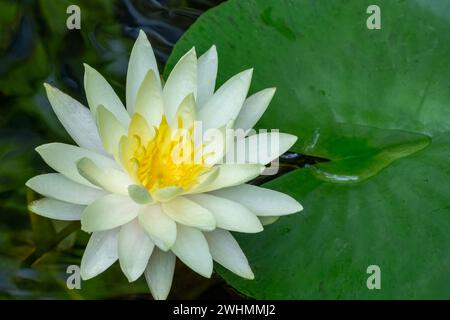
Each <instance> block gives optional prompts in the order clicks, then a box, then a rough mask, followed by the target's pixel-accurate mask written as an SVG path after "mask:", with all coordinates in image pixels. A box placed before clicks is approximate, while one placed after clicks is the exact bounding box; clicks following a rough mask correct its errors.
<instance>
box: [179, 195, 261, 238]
mask: <svg viewBox="0 0 450 320" xmlns="http://www.w3.org/2000/svg"><path fill="white" fill-rule="evenodd" d="M187 197H188V198H189V199H190V200H192V201H194V202H196V203H198V204H199V205H200V206H202V207H203V208H206V209H208V210H209V211H210V212H211V213H212V214H213V215H214V218H215V220H216V225H217V227H218V228H222V229H226V230H231V231H238V232H247V233H255V232H260V231H262V230H263V227H262V225H261V222H260V221H259V219H258V218H257V217H256V216H255V214H253V213H252V212H251V211H250V210H248V209H247V208H246V207H244V206H243V205H241V204H239V203H237V202H234V201H231V200H228V199H225V198H220V197H216V196H213V195H210V194H196V195H190V196H187Z"/></svg>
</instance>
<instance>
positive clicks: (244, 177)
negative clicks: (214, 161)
mask: <svg viewBox="0 0 450 320" xmlns="http://www.w3.org/2000/svg"><path fill="white" fill-rule="evenodd" d="M218 168H219V174H218V176H217V177H216V179H214V180H213V181H212V182H211V183H210V184H209V185H205V186H204V187H203V188H202V189H199V190H197V192H209V191H213V190H217V189H221V188H225V187H230V186H236V185H239V184H242V183H245V182H247V181H249V180H252V179H254V178H256V177H257V176H259V175H260V174H261V172H262V171H263V170H264V166H263V165H260V164H223V165H220V166H218Z"/></svg>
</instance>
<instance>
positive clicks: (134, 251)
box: [118, 219, 155, 282]
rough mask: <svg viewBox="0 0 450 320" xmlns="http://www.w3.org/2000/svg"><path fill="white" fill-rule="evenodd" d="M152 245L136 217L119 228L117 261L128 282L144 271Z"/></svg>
mask: <svg viewBox="0 0 450 320" xmlns="http://www.w3.org/2000/svg"><path fill="white" fill-rule="evenodd" d="M154 247H155V245H154V244H153V242H152V240H150V238H149V237H148V236H147V234H146V233H145V232H144V230H143V229H142V228H141V226H140V225H139V222H138V221H137V219H134V220H132V221H130V222H129V223H127V224H126V225H124V226H122V227H121V228H120V232H119V242H118V250H119V262H120V268H121V269H122V271H123V273H124V274H125V276H126V277H127V279H128V281H129V282H132V281H135V280H137V279H138V278H139V277H140V276H141V275H142V274H143V273H144V270H145V268H146V267H147V264H148V259H150V255H151V254H152V251H153V248H154Z"/></svg>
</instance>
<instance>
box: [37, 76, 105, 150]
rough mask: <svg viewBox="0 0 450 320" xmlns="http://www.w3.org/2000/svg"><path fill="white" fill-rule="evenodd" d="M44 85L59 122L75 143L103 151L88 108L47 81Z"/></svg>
mask: <svg viewBox="0 0 450 320" xmlns="http://www.w3.org/2000/svg"><path fill="white" fill-rule="evenodd" d="M44 87H45V91H46V92H47V97H48V100H49V101H50V104H51V106H52V108H53V111H54V112H55V114H56V116H57V117H58V120H59V122H61V124H62V125H63V127H64V128H65V129H66V131H67V133H68V134H69V135H70V136H71V137H72V139H73V140H74V141H75V142H76V144H77V145H79V146H80V147H83V148H86V149H90V150H94V151H96V152H99V153H105V150H104V149H103V146H102V143H101V141H100V137H99V134H98V131H97V126H96V124H95V120H94V118H93V117H92V114H91V113H90V112H89V109H87V108H86V107H85V106H83V105H82V104H81V103H79V102H78V101H77V100H75V99H73V98H72V97H70V96H69V95H67V94H65V93H63V92H61V91H59V90H58V89H56V88H54V87H52V86H51V85H49V84H48V83H44Z"/></svg>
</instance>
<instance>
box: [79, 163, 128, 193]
mask: <svg viewBox="0 0 450 320" xmlns="http://www.w3.org/2000/svg"><path fill="white" fill-rule="evenodd" d="M77 168H78V172H79V173H80V175H81V176H82V177H83V178H85V179H86V180H88V181H89V182H90V183H92V184H93V185H95V186H98V187H100V188H102V189H105V190H107V191H110V192H112V193H118V194H121V195H124V196H127V195H128V186H129V185H131V184H133V183H134V182H133V181H132V180H131V179H130V177H129V176H128V175H127V174H126V173H125V172H123V171H120V170H116V169H112V168H101V167H99V166H97V165H96V164H95V163H94V162H93V161H92V160H91V159H89V158H82V159H80V160H79V161H77Z"/></svg>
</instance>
